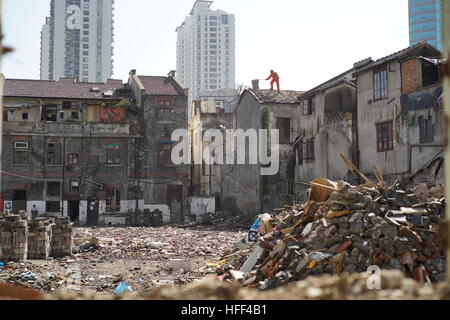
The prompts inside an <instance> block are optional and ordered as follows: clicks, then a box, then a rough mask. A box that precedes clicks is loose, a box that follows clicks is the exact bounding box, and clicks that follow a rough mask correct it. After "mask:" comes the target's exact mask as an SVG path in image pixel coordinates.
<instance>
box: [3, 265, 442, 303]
mask: <svg viewBox="0 0 450 320" xmlns="http://www.w3.org/2000/svg"><path fill="white" fill-rule="evenodd" d="M380 279H381V282H380V285H381V289H380V290H377V289H370V288H369V286H368V282H370V279H369V275H368V274H358V273H354V274H342V275H340V276H337V275H334V276H332V275H324V276H321V277H309V278H308V279H306V280H302V281H298V282H295V283H291V284H288V285H286V286H283V287H280V288H277V289H273V290H267V291H260V290H256V289H248V288H242V287H240V286H239V284H237V283H233V282H227V281H220V280H217V278H215V277H214V276H209V277H207V278H205V279H203V280H201V281H196V282H193V283H191V284H189V285H186V286H183V287H175V286H164V287H159V288H154V289H151V290H148V291H145V292H140V293H132V292H124V293H122V294H120V295H112V294H106V293H102V294H99V293H96V292H95V291H93V290H83V291H80V292H75V291H67V290H58V291H57V292H56V293H55V294H41V293H39V292H37V291H33V290H26V289H21V288H17V287H11V286H8V285H3V284H0V299H27V300H279V299H284V300H299V299H301V300H362V299H364V300H416V299H421V300H436V299H445V300H449V299H450V287H448V286H447V285H446V284H445V283H440V284H437V285H432V286H424V285H421V284H420V283H418V282H417V281H414V280H412V279H408V278H405V276H404V275H403V274H402V273H401V272H400V271H398V270H383V271H382V272H381V274H380Z"/></svg>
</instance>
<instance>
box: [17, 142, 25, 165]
mask: <svg viewBox="0 0 450 320" xmlns="http://www.w3.org/2000/svg"><path fill="white" fill-rule="evenodd" d="M13 163H14V164H28V142H14V155H13Z"/></svg>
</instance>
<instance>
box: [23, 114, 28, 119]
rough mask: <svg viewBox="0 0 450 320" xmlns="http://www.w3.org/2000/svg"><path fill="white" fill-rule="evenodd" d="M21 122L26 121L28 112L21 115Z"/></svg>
mask: <svg viewBox="0 0 450 320" xmlns="http://www.w3.org/2000/svg"><path fill="white" fill-rule="evenodd" d="M22 120H28V112H24V113H22Z"/></svg>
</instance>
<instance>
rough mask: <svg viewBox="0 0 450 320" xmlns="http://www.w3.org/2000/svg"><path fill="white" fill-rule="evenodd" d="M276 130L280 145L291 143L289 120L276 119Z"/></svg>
mask: <svg viewBox="0 0 450 320" xmlns="http://www.w3.org/2000/svg"><path fill="white" fill-rule="evenodd" d="M277 129H278V130H279V135H280V143H281V144H288V143H290V142H291V119H290V118H277Z"/></svg>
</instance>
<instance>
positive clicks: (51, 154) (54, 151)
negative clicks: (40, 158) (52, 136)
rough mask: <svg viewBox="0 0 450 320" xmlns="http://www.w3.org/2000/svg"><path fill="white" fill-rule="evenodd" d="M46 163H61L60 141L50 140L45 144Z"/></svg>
mask: <svg viewBox="0 0 450 320" xmlns="http://www.w3.org/2000/svg"><path fill="white" fill-rule="evenodd" d="M47 164H53V165H60V164H61V143H59V142H50V143H48V144H47Z"/></svg>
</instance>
